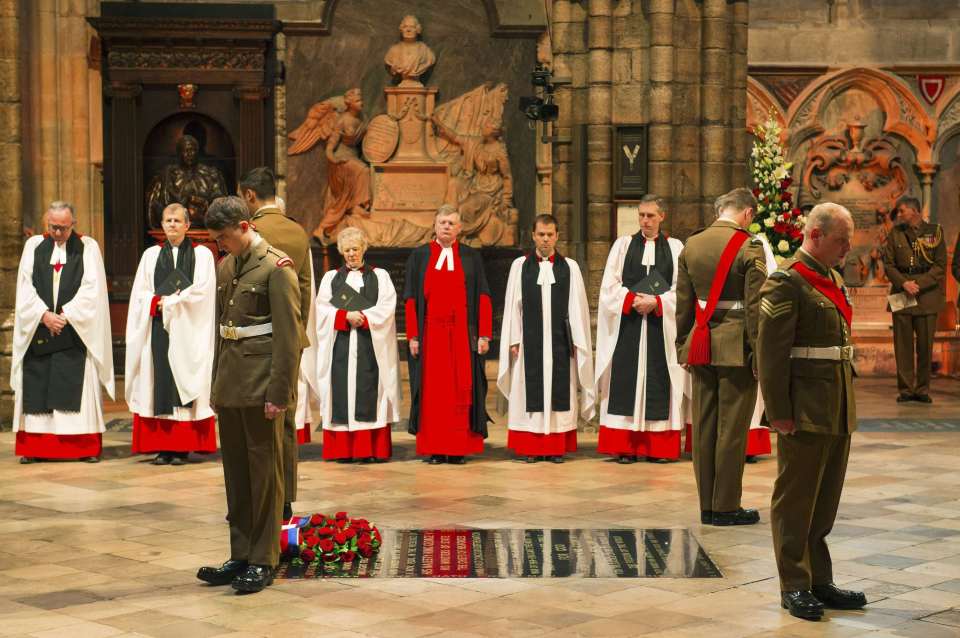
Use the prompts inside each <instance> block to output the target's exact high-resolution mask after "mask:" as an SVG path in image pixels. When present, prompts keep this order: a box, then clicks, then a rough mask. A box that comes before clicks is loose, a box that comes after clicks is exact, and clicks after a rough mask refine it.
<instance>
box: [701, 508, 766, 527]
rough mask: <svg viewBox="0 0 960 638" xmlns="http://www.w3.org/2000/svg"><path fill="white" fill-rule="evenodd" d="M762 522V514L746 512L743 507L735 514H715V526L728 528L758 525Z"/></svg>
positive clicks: (752, 511)
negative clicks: (731, 526)
mask: <svg viewBox="0 0 960 638" xmlns="http://www.w3.org/2000/svg"><path fill="white" fill-rule="evenodd" d="M759 522H760V512H758V511H757V510H745V509H743V508H742V507H741V508H740V509H738V510H737V511H735V512H714V513H713V521H712V523H713V524H714V525H717V526H718V527H726V526H728V525H756V524H757V523H759Z"/></svg>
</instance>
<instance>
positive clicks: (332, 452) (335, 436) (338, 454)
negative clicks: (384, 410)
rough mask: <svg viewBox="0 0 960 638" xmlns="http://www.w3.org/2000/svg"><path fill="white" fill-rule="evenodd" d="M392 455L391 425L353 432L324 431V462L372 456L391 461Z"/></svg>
mask: <svg viewBox="0 0 960 638" xmlns="http://www.w3.org/2000/svg"><path fill="white" fill-rule="evenodd" d="M392 455H393V443H392V439H391V435H390V426H389V425H385V426H383V427H382V428H375V429H372V430H355V431H353V432H344V431H340V430H324V431H323V458H324V460H328V461H331V460H334V459H351V458H352V459H366V458H370V457H371V456H372V457H374V458H377V459H389V458H390V457H391V456H392Z"/></svg>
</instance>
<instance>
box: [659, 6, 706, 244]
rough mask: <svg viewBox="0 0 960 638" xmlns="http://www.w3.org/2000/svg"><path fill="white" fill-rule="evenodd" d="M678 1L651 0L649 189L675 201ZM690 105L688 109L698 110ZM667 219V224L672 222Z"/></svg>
mask: <svg viewBox="0 0 960 638" xmlns="http://www.w3.org/2000/svg"><path fill="white" fill-rule="evenodd" d="M675 4H676V3H675V0H651V2H650V3H649V5H648V9H647V13H648V19H649V20H650V49H649V54H648V56H649V64H650V109H649V110H650V123H649V135H650V138H649V144H648V152H649V155H648V160H649V164H648V179H649V191H650V192H651V193H656V194H657V195H660V196H662V197H667V198H668V199H669V200H670V203H671V204H672V203H674V202H673V194H674V192H673V191H674V188H673V177H674V166H673V163H674V161H675V159H676V158H675V156H674V155H675V149H674V139H673V102H674V90H673V89H674V84H675V80H676V77H675V76H676V74H675V72H674V59H675V51H674V40H673V37H674V36H673V33H674V18H675V11H676V7H675ZM690 106H691V105H689V104H688V105H687V107H686V108H685V109H681V110H686V111H691V112H692V111H695V109H690V108H689V107H690ZM672 221H673V220H672V219H669V218H668V220H667V225H668V226H670V225H671V224H672Z"/></svg>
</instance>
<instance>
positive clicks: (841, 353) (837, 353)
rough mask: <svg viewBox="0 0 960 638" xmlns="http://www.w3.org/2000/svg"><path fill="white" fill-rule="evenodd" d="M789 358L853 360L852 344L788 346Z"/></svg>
mask: <svg viewBox="0 0 960 638" xmlns="http://www.w3.org/2000/svg"><path fill="white" fill-rule="evenodd" d="M790 358H791V359H824V360H827V361H853V346H825V347H822V348H816V347H809V348H805V347H802V348H790Z"/></svg>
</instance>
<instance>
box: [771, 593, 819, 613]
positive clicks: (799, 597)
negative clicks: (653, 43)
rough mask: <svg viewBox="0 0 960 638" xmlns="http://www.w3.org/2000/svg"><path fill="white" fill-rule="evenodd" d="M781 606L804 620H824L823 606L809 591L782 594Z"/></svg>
mask: <svg viewBox="0 0 960 638" xmlns="http://www.w3.org/2000/svg"><path fill="white" fill-rule="evenodd" d="M780 606H781V607H783V608H784V609H786V610H787V611H789V612H790V615H791V616H796V617H797V618H803V619H804V620H820V619H821V618H823V605H822V604H821V603H820V601H819V600H817V599H816V598H815V597H814V595H813V594H812V593H810V591H809V590H800V591H784V592H780Z"/></svg>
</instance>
